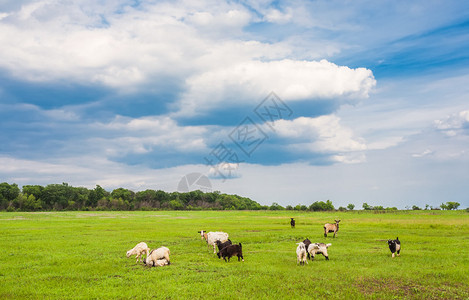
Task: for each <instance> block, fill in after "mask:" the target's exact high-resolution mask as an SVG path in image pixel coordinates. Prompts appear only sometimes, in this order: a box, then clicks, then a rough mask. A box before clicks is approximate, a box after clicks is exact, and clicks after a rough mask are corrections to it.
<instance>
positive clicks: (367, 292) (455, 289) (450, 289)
mask: <svg viewBox="0 0 469 300" xmlns="http://www.w3.org/2000/svg"><path fill="white" fill-rule="evenodd" d="M354 285H355V286H356V287H357V288H358V290H359V291H360V292H361V293H362V294H363V295H364V296H365V297H367V298H376V297H377V298H381V297H383V296H384V295H389V294H392V295H393V296H394V297H399V298H405V299H468V296H469V295H468V286H467V285H464V284H462V283H461V284H450V283H447V284H435V285H422V284H420V283H418V282H412V281H404V280H399V279H392V278H388V279H375V278H360V279H358V280H357V281H356V282H355V284H354Z"/></svg>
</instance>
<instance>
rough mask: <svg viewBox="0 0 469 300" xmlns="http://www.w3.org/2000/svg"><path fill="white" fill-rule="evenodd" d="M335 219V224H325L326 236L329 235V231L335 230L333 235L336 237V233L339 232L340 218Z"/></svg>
mask: <svg viewBox="0 0 469 300" xmlns="http://www.w3.org/2000/svg"><path fill="white" fill-rule="evenodd" d="M334 221H335V224H330V223H326V224H324V237H327V234H328V233H329V232H333V233H334V236H333V237H335V234H336V233H337V231H339V222H340V220H334Z"/></svg>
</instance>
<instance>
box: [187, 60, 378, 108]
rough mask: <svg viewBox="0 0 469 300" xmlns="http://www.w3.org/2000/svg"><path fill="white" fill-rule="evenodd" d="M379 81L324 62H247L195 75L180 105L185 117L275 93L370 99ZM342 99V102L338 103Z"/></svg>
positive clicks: (307, 97) (368, 73) (292, 96)
mask: <svg viewBox="0 0 469 300" xmlns="http://www.w3.org/2000/svg"><path fill="white" fill-rule="evenodd" d="M375 84H376V81H375V79H374V77H373V74H372V72H371V71H370V70H368V69H364V68H357V69H350V68H348V67H344V66H338V65H336V64H333V63H330V62H328V61H326V60H321V61H295V60H289V59H284V60H276V61H268V62H262V61H247V62H242V63H239V64H234V65H231V66H227V65H224V66H223V68H218V69H214V70H210V71H207V72H204V73H202V74H198V75H195V76H193V77H191V78H189V79H188V80H187V85H188V91H187V93H186V94H185V95H184V96H183V99H182V100H181V103H180V110H181V113H182V114H192V113H193V112H194V111H195V110H206V109H209V108H211V107H213V106H215V105H219V104H220V103H221V102H223V105H227V103H229V102H231V103H232V104H234V103H240V102H245V103H250V102H252V101H253V100H257V99H260V98H261V97H262V96H265V95H267V94H268V93H269V92H271V91H275V93H276V94H278V95H279V96H280V97H281V98H282V99H283V100H285V101H298V100H311V99H314V98H327V99H331V100H333V101H340V100H343V99H347V98H354V97H358V98H361V97H368V95H369V93H370V91H371V89H372V88H373V87H374V86H375ZM337 99H339V100H337Z"/></svg>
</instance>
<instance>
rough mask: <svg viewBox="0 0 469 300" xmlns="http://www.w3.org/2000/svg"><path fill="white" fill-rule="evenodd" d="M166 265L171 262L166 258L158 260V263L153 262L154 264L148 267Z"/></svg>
mask: <svg viewBox="0 0 469 300" xmlns="http://www.w3.org/2000/svg"><path fill="white" fill-rule="evenodd" d="M166 265H169V261H167V260H166V258H163V259H157V260H156V262H155V261H153V263H152V264H151V265H148V266H149V267H164V266H166Z"/></svg>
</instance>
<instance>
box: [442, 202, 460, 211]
mask: <svg viewBox="0 0 469 300" xmlns="http://www.w3.org/2000/svg"><path fill="white" fill-rule="evenodd" d="M459 205H461V204H459V203H458V202H452V201H450V202H446V204H443V203H442V204H441V205H440V207H441V209H445V210H452V209H455V210H456V209H458V207H459Z"/></svg>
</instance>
